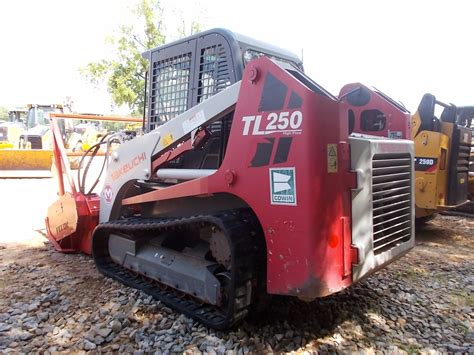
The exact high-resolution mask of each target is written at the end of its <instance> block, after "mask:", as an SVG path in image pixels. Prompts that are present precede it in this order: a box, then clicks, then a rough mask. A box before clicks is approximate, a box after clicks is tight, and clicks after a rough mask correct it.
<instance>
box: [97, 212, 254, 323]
mask: <svg viewBox="0 0 474 355" xmlns="http://www.w3.org/2000/svg"><path fill="white" fill-rule="evenodd" d="M208 226H215V227H217V228H219V229H220V230H221V231H222V232H223V233H224V234H225V236H226V238H227V240H228V242H229V243H230V245H231V255H232V263H231V268H230V274H231V281H230V283H229V285H228V286H226V287H227V292H228V294H227V298H228V301H227V302H226V305H225V306H224V307H217V306H214V305H210V304H204V303H202V301H201V300H198V299H196V298H194V297H192V296H191V295H188V294H185V293H184V292H182V291H179V290H177V289H173V288H170V287H169V286H166V287H165V286H164V285H162V284H160V283H159V282H158V281H156V280H152V279H150V278H147V277H145V276H143V275H141V274H138V273H136V272H134V271H131V270H129V269H127V268H125V267H123V266H121V265H119V264H116V263H115V262H114V261H112V259H111V257H110V255H109V251H108V239H109V235H110V234H111V233H117V232H119V233H124V234H128V235H130V234H133V233H137V232H144V231H146V232H159V231H161V230H166V231H169V230H180V229H183V228H184V227H186V228H187V229H189V228H192V229H194V230H197V229H200V228H203V227H208ZM259 233H261V228H260V226H259V223H258V221H257V219H256V217H255V215H254V214H253V213H252V212H251V211H250V210H248V209H236V210H229V211H224V212H219V213H216V214H213V215H196V216H191V217H181V218H160V219H156V218H155V219H142V218H137V217H134V218H127V219H121V220H116V221H109V222H106V223H101V224H99V225H98V226H97V227H96V229H95V230H94V234H93V241H92V254H93V258H94V261H95V263H96V266H97V268H98V269H99V271H100V272H101V273H103V274H104V275H105V276H108V277H111V278H113V279H115V280H118V281H120V282H122V283H123V284H125V285H127V286H130V287H133V288H136V289H138V290H142V291H144V292H146V293H148V294H149V295H151V296H153V297H154V298H155V299H157V300H159V301H161V302H163V303H164V304H166V305H167V306H169V307H172V308H174V309H175V310H177V311H178V312H181V313H183V314H185V315H186V316H188V317H192V318H194V319H196V320H198V321H199V322H201V323H202V324H204V325H205V326H206V327H210V328H214V329H226V328H229V327H231V326H233V325H234V324H236V323H237V322H239V321H241V320H242V319H243V318H245V316H246V315H247V313H248V311H249V307H250V304H251V299H252V298H253V297H254V295H252V292H253V291H254V289H255V288H253V289H252V286H251V285H253V286H255V282H253V281H254V280H255V278H256V276H255V275H256V262H257V260H256V259H257V253H258V248H257V241H256V240H257V238H258V234H259Z"/></svg>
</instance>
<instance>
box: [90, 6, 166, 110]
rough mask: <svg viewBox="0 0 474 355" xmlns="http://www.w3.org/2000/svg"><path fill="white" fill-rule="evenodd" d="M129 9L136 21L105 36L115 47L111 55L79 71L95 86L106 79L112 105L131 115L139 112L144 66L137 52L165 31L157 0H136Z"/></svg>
mask: <svg viewBox="0 0 474 355" xmlns="http://www.w3.org/2000/svg"><path fill="white" fill-rule="evenodd" d="M133 11H134V12H135V14H136V15H137V19H138V24H139V25H127V26H120V27H119V30H118V34H117V35H115V36H112V37H110V38H109V39H108V42H109V43H110V44H111V45H112V46H114V47H115V53H114V56H113V59H103V60H101V61H98V62H94V63H89V64H88V65H87V66H86V67H85V68H82V69H81V73H83V74H84V75H85V76H86V78H87V79H88V80H89V81H90V82H91V83H93V84H94V85H96V86H97V85H99V84H100V83H102V82H104V81H106V83H107V90H108V92H109V93H110V95H111V98H112V102H113V103H114V105H116V106H122V105H126V106H128V107H129V109H130V111H131V113H132V114H133V115H140V114H142V113H143V104H144V97H143V93H144V88H145V73H146V70H147V67H148V61H147V60H146V59H144V58H142V55H141V54H142V53H143V52H144V51H146V50H148V49H150V48H154V47H156V46H158V45H161V44H163V43H164V42H165V35H164V28H163V9H162V7H161V4H160V1H159V0H140V2H139V3H138V4H137V6H136V7H135V8H134V10H133Z"/></svg>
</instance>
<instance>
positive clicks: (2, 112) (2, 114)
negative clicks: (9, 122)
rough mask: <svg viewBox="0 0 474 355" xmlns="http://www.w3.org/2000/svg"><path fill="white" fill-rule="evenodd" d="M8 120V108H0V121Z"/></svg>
mask: <svg viewBox="0 0 474 355" xmlns="http://www.w3.org/2000/svg"><path fill="white" fill-rule="evenodd" d="M7 118H8V108H6V107H4V106H0V120H6V119H7Z"/></svg>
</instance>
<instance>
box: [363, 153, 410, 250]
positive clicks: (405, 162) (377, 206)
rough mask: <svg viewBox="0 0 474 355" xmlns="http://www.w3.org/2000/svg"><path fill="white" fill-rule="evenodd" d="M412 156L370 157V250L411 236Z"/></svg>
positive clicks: (378, 248)
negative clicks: (371, 242) (371, 229)
mask: <svg viewBox="0 0 474 355" xmlns="http://www.w3.org/2000/svg"><path fill="white" fill-rule="evenodd" d="M411 163H412V162H411V156H410V154H408V153H407V154H405V153H387V154H375V155H374V157H373V159H372V218H373V251H374V254H375V255H377V254H380V253H383V252H385V251H387V250H389V249H392V248H394V247H396V246H397V245H399V244H401V243H403V242H406V241H408V240H409V239H410V238H411V231H412V221H411V208H412V201H411V196H412V187H411V186H412V185H411V180H412V176H411Z"/></svg>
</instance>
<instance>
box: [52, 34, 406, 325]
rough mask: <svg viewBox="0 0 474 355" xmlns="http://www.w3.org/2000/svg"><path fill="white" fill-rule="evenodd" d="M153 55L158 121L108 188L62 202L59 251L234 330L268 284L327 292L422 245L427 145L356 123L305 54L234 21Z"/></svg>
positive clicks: (116, 164)
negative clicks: (417, 191) (418, 169)
mask: <svg viewBox="0 0 474 355" xmlns="http://www.w3.org/2000/svg"><path fill="white" fill-rule="evenodd" d="M144 56H145V57H146V58H148V59H149V61H150V67H149V72H148V82H147V85H146V86H147V91H148V92H147V93H146V94H145V95H147V96H146V97H147V116H146V120H145V121H144V128H145V129H144V131H145V134H143V135H141V136H137V137H135V138H133V139H127V138H124V137H119V139H118V140H119V143H120V145H119V147H118V149H116V150H115V151H113V152H110V151H109V150H107V151H108V152H109V153H108V155H107V168H106V176H105V179H104V182H103V187H102V191H101V194H100V196H97V195H92V194H91V195H87V194H86V195H84V194H81V193H76V195H75V196H76V197H75V199H73V200H71V201H70V202H72V203H70V204H69V205H67V206H66V205H61V203H59V205H56V208H52V209H50V212H51V214H50V215H49V216H48V219H47V224H48V223H50V224H51V223H52V222H54V226H56V228H51V227H49V228H48V233H49V237H50V239H52V240H55V241H56V243H55V245H56V248H57V249H58V250H60V251H61V250H62V246H63V245H65V246H67V247H66V248H67V250H68V251H71V249H74V248H71V247H70V246H76V248H77V250H82V251H84V252H86V253H87V252H90V251H91V252H92V256H93V258H94V260H95V263H96V265H97V267H98V269H99V270H100V271H101V272H102V273H103V274H104V275H106V276H109V277H111V278H114V279H116V280H119V281H120V282H123V283H124V284H126V285H128V286H131V287H134V288H137V289H140V290H143V291H144V292H147V293H149V294H150V295H153V296H154V297H155V298H156V299H159V300H161V301H162V302H163V303H165V304H167V305H169V306H171V307H173V308H175V309H176V310H178V311H179V312H182V313H184V314H186V315H188V316H190V317H193V318H194V319H197V320H198V321H200V322H201V323H203V324H204V325H206V326H209V327H212V328H216V329H224V328H228V327H230V326H232V325H234V324H236V323H237V322H239V321H241V320H242V319H244V318H245V317H246V315H247V314H249V312H252V306H253V305H254V304H255V303H256V302H257V301H258V300H259V298H260V296H261V295H263V294H278V295H289V296H295V297H298V298H300V299H302V300H306V301H309V300H313V299H315V298H318V297H324V296H327V295H330V294H332V293H335V292H338V291H340V290H343V289H344V288H347V287H349V286H350V285H352V284H353V283H355V282H357V281H359V280H361V279H362V278H364V277H366V276H368V275H370V274H371V273H373V272H375V271H376V270H378V269H380V268H382V267H384V266H385V265H387V264H389V263H391V262H392V261H394V260H395V259H397V258H399V257H401V256H402V255H403V254H405V253H406V252H407V251H408V250H410V249H411V248H412V247H413V245H414V215H413V211H414V207H413V203H414V196H413V159H414V154H413V143H412V142H410V141H408V140H402V139H385V138H380V137H366V136H362V135H361V136H359V137H349V133H348V124H347V119H346V116H343V115H342V114H341V111H340V102H339V100H338V99H337V98H336V97H334V96H333V95H331V94H330V93H328V92H327V91H326V90H325V89H323V88H322V87H321V86H319V85H318V84H317V83H315V82H314V81H313V80H311V79H310V78H309V77H308V76H307V75H306V74H305V73H304V72H303V68H302V63H301V61H300V60H299V59H298V58H297V57H296V56H294V55H293V54H291V53H289V52H286V51H284V50H281V49H279V48H276V47H273V46H270V45H267V44H264V43H262V42H258V41H254V40H252V39H249V38H247V37H243V36H240V35H237V34H234V33H231V32H229V31H226V30H211V31H207V32H203V33H200V34H197V35H194V36H191V37H188V38H185V39H183V40H180V41H177V42H174V43H170V44H167V45H164V46H162V47H159V48H156V49H153V50H150V51H148V52H146V53H144ZM113 139H116V140H117V136H115V137H110V138H109V140H113ZM59 158H60V157H59ZM59 166H60V165H59ZM99 200H100V203H98V201H99ZM84 206H87V208H84ZM98 206H100V208H97V207H98ZM60 207H63V208H60ZM74 208H76V209H77V211H74V212H73V214H74V213H75V214H76V215H77V216H78V218H77V219H76V220H77V222H76V225H74V226H71V225H69V224H67V223H66V224H65V222H63V223H61V221H66V220H67V218H66V215H67V213H71V211H70V210H69V211H68V209H74ZM97 209H99V210H100V211H99V212H98V215H99V216H98V219H96V220H95V221H96V222H97V224H96V225H94V223H93V222H94V218H97V217H94V213H96V212H95V211H96V210H97ZM81 221H86V223H84V224H82V225H81ZM87 221H89V222H91V221H92V223H89V222H87ZM58 226H59V229H58ZM77 241H80V242H77Z"/></svg>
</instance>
